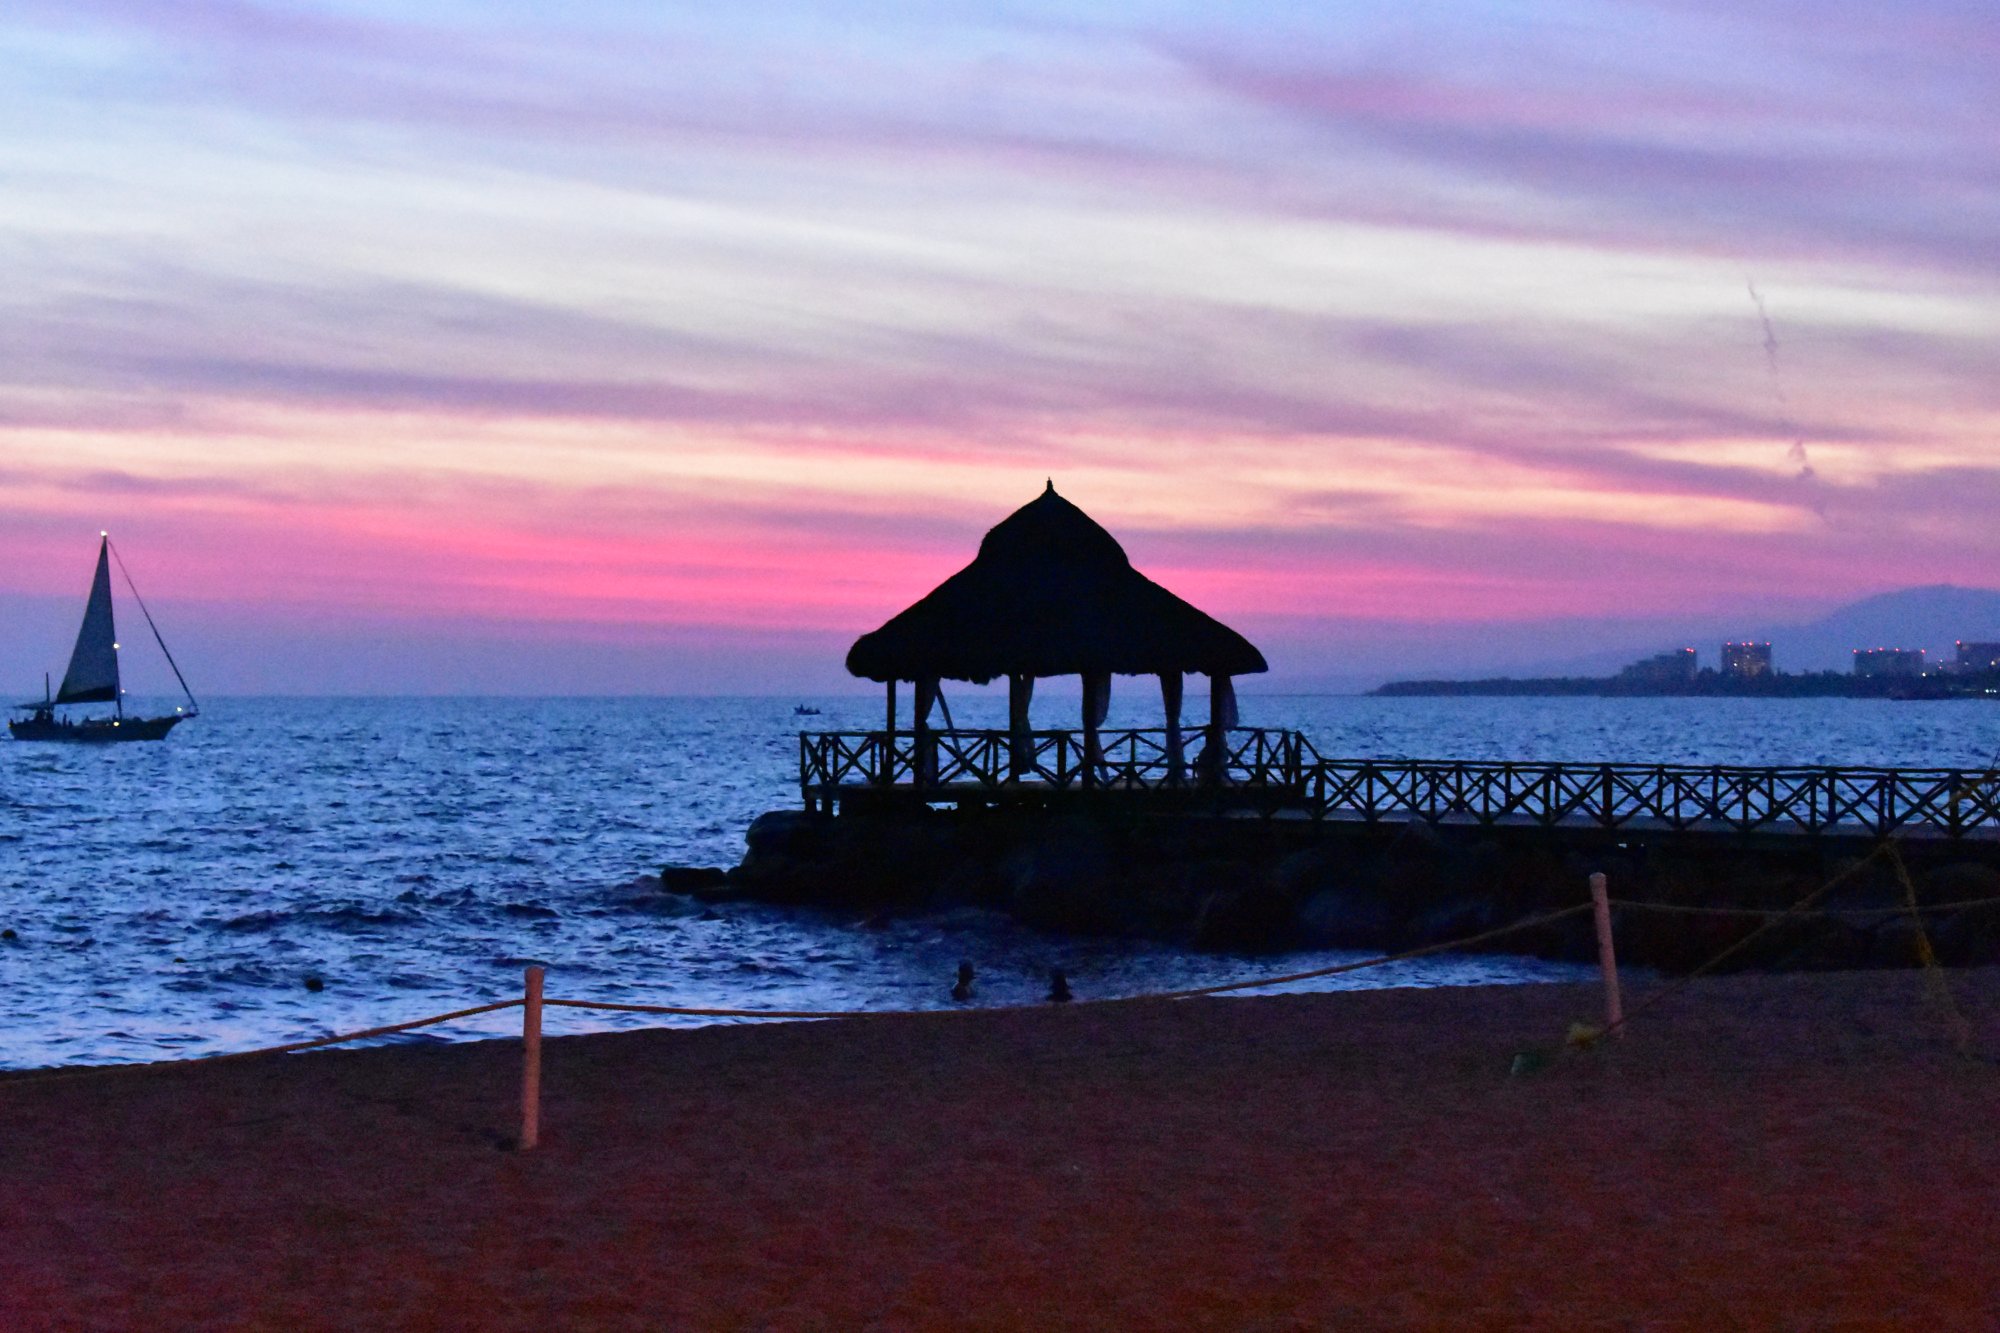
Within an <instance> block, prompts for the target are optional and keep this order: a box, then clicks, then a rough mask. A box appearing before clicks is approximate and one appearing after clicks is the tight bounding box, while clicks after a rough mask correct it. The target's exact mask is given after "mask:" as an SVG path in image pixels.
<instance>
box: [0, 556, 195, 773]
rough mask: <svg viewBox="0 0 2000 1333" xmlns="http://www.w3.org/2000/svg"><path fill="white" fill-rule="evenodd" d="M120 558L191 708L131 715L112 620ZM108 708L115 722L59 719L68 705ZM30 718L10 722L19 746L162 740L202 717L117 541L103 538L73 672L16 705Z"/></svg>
mask: <svg viewBox="0 0 2000 1333" xmlns="http://www.w3.org/2000/svg"><path fill="white" fill-rule="evenodd" d="M114 557H116V558H117V559H118V568H119V571H120V572H121V573H125V586H126V587H127V588H130V589H131V591H132V600H133V601H135V602H137V603H138V604H139V613H140V614H141V615H143V616H145V617H146V627H147V628H148V629H150V630H152V631H153V639H154V641H155V642H157V643H158V644H159V645H160V651H161V652H162V653H165V654H166V658H167V665H168V666H170V667H172V668H173V669H174V679H175V680H177V681H180V683H181V691H182V692H183V693H184V694H186V695H187V707H185V708H176V709H174V711H173V712H172V713H171V714H168V715H166V716H163V717H129V716H127V715H126V713H125V692H124V691H123V690H122V689H120V688H119V686H118V648H119V644H118V631H117V629H116V628H115V627H114V625H113V623H112V618H111V561H112V559H113V558H114ZM93 703H108V704H111V705H112V706H113V708H114V709H115V710H116V711H115V712H114V713H113V715H112V716H110V717H86V718H70V717H65V716H61V715H58V714H57V712H56V709H58V708H61V707H63V706H65V705H68V704H93ZM15 707H16V708H17V709H21V710H24V711H25V712H26V713H27V714H28V716H26V717H23V718H13V719H10V720H9V721H8V723H7V730H8V731H10V732H12V733H13V735H14V739H15V740H17V741H79V742H88V743H92V744H102V743H105V742H109V741H157V740H163V739H165V737H166V734H167V733H168V732H170V731H172V730H173V729H174V727H175V726H176V725H178V724H179V723H182V722H185V721H187V719H189V718H191V717H196V716H198V715H199V714H200V713H201V709H200V708H199V707H198V706H197V705H196V704H195V701H194V692H193V691H192V690H189V689H188V684H187V679H186V678H185V677H183V676H182V675H181V669H180V666H179V664H178V663H176V662H175V661H174V655H173V654H172V653H171V652H168V651H167V641H166V640H165V639H163V638H161V637H160V627H159V626H158V625H155V624H154V623H153V613H152V612H150V611H148V610H147V609H146V602H145V599H144V598H142V597H140V596H139V590H138V589H137V588H136V587H133V585H132V575H131V574H130V573H126V572H125V561H124V559H123V558H122V557H118V556H117V552H115V551H114V550H112V548H111V538H110V537H109V536H106V535H105V534H103V533H99V534H98V546H97V573H96V575H95V576H93V577H92V579H91V581H90V600H89V601H88V602H86V603H84V608H83V626H82V628H80V629H78V630H77V632H76V647H75V648H74V649H73V650H72V651H71V652H70V655H69V670H67V671H65V672H63V683H62V688H61V689H60V690H57V691H55V692H54V693H53V694H51V693H50V691H49V682H48V677H47V676H43V677H42V697H41V698H40V699H31V700H29V701H28V702H26V703H22V704H16V705H15Z"/></svg>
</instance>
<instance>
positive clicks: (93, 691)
mask: <svg viewBox="0 0 2000 1333" xmlns="http://www.w3.org/2000/svg"><path fill="white" fill-rule="evenodd" d="M109 547H110V543H109V542H108V541H106V542H103V543H101V544H100V545H99V546H98V548H97V575H96V577H95V578H93V579H91V581H90V603H89V605H87V606H85V607H84V608H83V627H82V628H81V629H79V630H78V631H77V632H76V648H75V650H74V651H72V652H71V653H70V655H69V670H67V671H65V672H63V683H62V689H61V690H60V691H58V692H57V694H56V702H57V703H59V704H91V703H110V702H115V701H116V700H117V698H118V631H117V630H116V629H114V628H112V624H111V562H110V558H109V556H108V554H107V552H108V550H109Z"/></svg>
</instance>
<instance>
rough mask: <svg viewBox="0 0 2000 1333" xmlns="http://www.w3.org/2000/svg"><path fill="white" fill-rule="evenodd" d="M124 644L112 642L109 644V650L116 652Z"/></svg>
mask: <svg viewBox="0 0 2000 1333" xmlns="http://www.w3.org/2000/svg"><path fill="white" fill-rule="evenodd" d="M124 646H125V645H124V644H122V643H114V644H112V645H111V651H112V652H114V653H115V652H117V651H118V650H119V649H120V648H123V647H124Z"/></svg>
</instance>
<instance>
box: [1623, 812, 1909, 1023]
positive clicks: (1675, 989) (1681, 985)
mask: <svg viewBox="0 0 2000 1333" xmlns="http://www.w3.org/2000/svg"><path fill="white" fill-rule="evenodd" d="M1885 852H1887V853H1890V854H1892V855H1893V854H1894V846H1893V844H1892V842H1890V841H1887V840H1885V841H1883V842H1879V843H1877V844H1876V845H1875V847H1874V849H1873V850H1872V851H1870V852H1869V853H1868V855H1866V856H1864V857H1862V858H1861V859H1860V860H1858V861H1856V862H1854V863H1853V864H1852V865H1850V866H1848V867H1847V869H1845V870H1843V871H1841V872H1840V873H1839V874H1837V875H1835V876H1833V878H1831V879H1829V880H1827V882H1826V883H1824V884H1822V885H1820V886H1819V887H1818V888H1816V889H1814V890H1813V891H1812V892H1811V893H1808V894H1807V895H1806V896H1805V897H1803V898H1801V899H1799V900H1798V901H1797V902H1795V903H1793V904H1792V905H1791V906H1790V907H1789V908H1786V909H1785V911H1783V912H1782V913H1780V914H1779V915H1777V916H1775V917H1773V918H1772V919H1771V920H1769V921H1766V922H1765V923H1764V924H1763V925H1761V926H1759V927H1757V928H1756V929H1755V930H1753V931H1751V932H1750V933H1749V934H1747V935H1745V936H1744V937H1743V938H1742V939H1740V940H1738V941H1736V942H1735V943H1734V944H1732V945H1730V946H1729V947H1728V948H1726V949H1724V950H1723V951H1722V952H1721V953H1718V954H1716V955H1715V956H1714V957H1713V958H1710V959H1709V960H1708V961H1707V962H1705V963H1703V964H1702V965H1701V966H1700V967H1697V968H1695V969H1693V970H1692V971H1690V972H1687V973H1685V974H1683V975H1681V976H1678V977H1676V978H1674V979H1673V980H1672V981H1670V982H1668V983H1667V984H1666V985H1664V986H1662V987H1660V988H1659V989H1658V990H1655V991H1654V992H1653V993H1652V994H1650V995H1648V996H1647V997H1646V998H1645V999H1643V1000H1641V1001H1640V1002H1639V1003H1638V1004H1636V1005H1634V1006H1633V1007H1632V1008H1631V1009H1629V1010H1627V1011H1626V1013H1625V1016H1624V1017H1623V1018H1620V1019H1619V1020H1618V1021H1617V1022H1616V1023H1607V1024H1606V1025H1605V1026H1604V1027H1603V1028H1602V1029H1601V1030H1600V1031H1599V1032H1598V1033H1597V1035H1596V1036H1595V1037H1593V1038H1592V1041H1593V1042H1595V1041H1596V1040H1598V1039H1599V1038H1602V1037H1608V1036H1610V1035H1611V1034H1612V1033H1614V1032H1619V1031H1622V1030H1623V1029H1625V1028H1627V1027H1630V1026H1631V1025H1632V1020H1633V1019H1635V1018H1637V1017H1638V1016H1639V1015H1640V1014H1643V1013H1645V1012H1646V1011H1647V1010H1648V1009H1651V1008H1654V1007H1655V1006H1657V1005H1658V1004H1660V1003H1661V1002H1662V1001H1664V1000H1666V999H1668V998H1670V997H1671V996H1674V995H1678V994H1680V992H1681V991H1683V990H1685V989H1687V987H1688V986H1690V985H1692V984H1693V983H1694V981H1695V979H1696V978H1697V977H1701V976H1704V975H1706V974H1707V973H1709V972H1712V971H1714V970H1715V969H1716V968H1717V967H1719V966H1720V965H1721V964H1722V963H1723V962H1724V961H1726V960H1727V959H1729V958H1732V957H1734V956H1735V955H1736V954H1738V953H1741V952H1742V951H1743V950H1744V949H1747V948H1749V947H1750V945H1751V943H1752V942H1753V941H1755V940H1756V939H1757V938H1758V937H1759V936H1761V935H1763V934H1764V933H1765V932H1766V931H1768V930H1772V929H1774V928H1775V927H1777V926H1779V925H1782V924H1783V923H1784V922H1786V921H1789V920H1792V919H1794V918H1795V917H1798V916H1801V915H1803V914H1805V912H1806V910H1807V909H1808V908H1810V907H1811V906H1812V905H1813V903H1815V902H1817V901H1818V900H1819V899H1820V898H1821V897H1822V896H1823V895H1825V894H1827V893H1829V892H1831V891H1832V890H1833V889H1834V888H1835V887H1837V886H1838V885H1839V884H1841V883H1842V882H1843V881H1845V880H1848V879H1851V878H1853V877H1854V876H1855V875H1858V874H1860V873H1861V870H1862V868H1863V867H1865V866H1866V865H1867V864H1868V863H1869V862H1871V861H1873V860H1874V859H1875V858H1876V857H1878V856H1881V855H1883V854H1884V853H1885Z"/></svg>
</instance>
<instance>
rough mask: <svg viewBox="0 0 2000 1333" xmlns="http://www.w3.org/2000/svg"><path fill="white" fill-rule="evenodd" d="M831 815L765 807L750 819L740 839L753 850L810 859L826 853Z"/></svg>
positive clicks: (829, 837) (830, 835) (831, 831)
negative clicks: (767, 808) (765, 809)
mask: <svg viewBox="0 0 2000 1333" xmlns="http://www.w3.org/2000/svg"><path fill="white" fill-rule="evenodd" d="M833 823H834V821H833V817H832V816H831V815H817V814H811V813H809V812H807V811H804V810H767V811H765V812H764V813H763V814H761V815H758V816H757V817H756V818H755V819H753V820H751V821H750V827H749V828H748V829H746V830H744V833H743V841H744V842H745V843H746V844H747V845H748V846H749V848H750V850H751V851H752V852H760V853H763V854H765V855H770V856H785V857H798V858H803V859H812V858H815V857H819V856H823V855H825V854H826V851H827V848H828V845H829V843H830V842H831V840H832V834H833Z"/></svg>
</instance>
